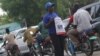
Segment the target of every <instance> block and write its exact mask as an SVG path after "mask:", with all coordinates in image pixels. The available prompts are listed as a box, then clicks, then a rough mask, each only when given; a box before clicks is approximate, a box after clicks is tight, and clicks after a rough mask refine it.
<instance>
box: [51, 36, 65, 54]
mask: <svg viewBox="0 0 100 56" xmlns="http://www.w3.org/2000/svg"><path fill="white" fill-rule="evenodd" d="M50 37H51V40H52V42H53V45H54V48H55V56H64V37H63V36H60V35H54V34H51V35H50Z"/></svg>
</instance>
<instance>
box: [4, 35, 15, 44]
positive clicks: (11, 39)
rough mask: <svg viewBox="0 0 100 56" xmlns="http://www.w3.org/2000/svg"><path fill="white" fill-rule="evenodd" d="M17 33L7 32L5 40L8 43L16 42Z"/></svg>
mask: <svg viewBox="0 0 100 56" xmlns="http://www.w3.org/2000/svg"><path fill="white" fill-rule="evenodd" d="M14 37H15V35H14V34H6V35H5V36H4V40H5V41H8V44H16V42H15V38H14Z"/></svg>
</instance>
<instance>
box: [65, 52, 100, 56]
mask: <svg viewBox="0 0 100 56" xmlns="http://www.w3.org/2000/svg"><path fill="white" fill-rule="evenodd" d="M65 56H68V55H67V54H65ZM77 56H86V55H85V54H84V53H78V54H77ZM93 56H100V51H96V52H94V54H93Z"/></svg>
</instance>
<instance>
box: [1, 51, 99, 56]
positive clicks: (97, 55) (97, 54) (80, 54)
mask: <svg viewBox="0 0 100 56" xmlns="http://www.w3.org/2000/svg"><path fill="white" fill-rule="evenodd" d="M0 56H6V55H0ZM25 56H28V55H25ZM45 56H48V55H45ZM65 56H68V55H67V54H66V53H65ZM77 56H86V55H85V54H83V53H78V54H77ZM93 56H100V51H96V52H94V54H93Z"/></svg>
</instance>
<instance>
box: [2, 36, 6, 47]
mask: <svg viewBox="0 0 100 56" xmlns="http://www.w3.org/2000/svg"><path fill="white" fill-rule="evenodd" d="M5 45H6V38H5V37H4V43H3V45H2V47H3V46H5Z"/></svg>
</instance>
